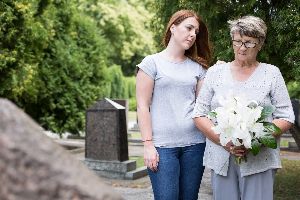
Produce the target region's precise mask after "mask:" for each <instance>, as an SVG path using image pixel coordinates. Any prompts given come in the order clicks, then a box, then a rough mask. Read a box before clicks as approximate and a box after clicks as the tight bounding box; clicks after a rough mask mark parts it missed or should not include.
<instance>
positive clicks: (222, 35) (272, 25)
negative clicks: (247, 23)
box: [153, 0, 300, 81]
mask: <svg viewBox="0 0 300 200" xmlns="http://www.w3.org/2000/svg"><path fill="white" fill-rule="evenodd" d="M153 7H154V8H155V10H156V16H157V18H156V19H155V22H154V24H155V25H156V26H155V28H156V33H157V35H156V38H160V37H161V35H162V33H163V29H162V27H161V24H163V25H165V24H166V23H167V22H168V20H169V18H170V16H171V15H172V14H173V13H174V12H175V11H177V10H178V9H193V10H195V11H196V12H198V13H199V14H200V16H202V17H203V19H204V21H205V22H206V23H207V25H208V27H209V31H210V37H211V41H212V44H213V47H214V61H216V60H218V59H219V60H225V61H230V60H232V59H233V52H232V48H231V38H230V34H229V28H228V24H227V21H228V20H231V19H235V18H237V17H240V16H244V15H255V16H258V17H261V18H262V19H263V20H264V21H265V22H266V24H267V26H268V34H267V40H266V43H265V47H264V48H263V50H262V51H261V52H260V54H259V60H260V61H262V62H267V63H271V64H274V65H276V66H278V67H279V68H280V69H281V72H282V73H283V75H284V77H285V80H286V81H291V80H299V79H300V63H299V58H300V55H299V52H300V51H299V38H300V37H299V34H300V31H299V27H300V26H299V24H300V15H299V10H300V1H299V0H201V1H198V0H180V1H179V0H164V1H159V0H156V1H155V3H154V4H153ZM157 41H158V40H157ZM159 42H160V41H158V43H159Z"/></svg>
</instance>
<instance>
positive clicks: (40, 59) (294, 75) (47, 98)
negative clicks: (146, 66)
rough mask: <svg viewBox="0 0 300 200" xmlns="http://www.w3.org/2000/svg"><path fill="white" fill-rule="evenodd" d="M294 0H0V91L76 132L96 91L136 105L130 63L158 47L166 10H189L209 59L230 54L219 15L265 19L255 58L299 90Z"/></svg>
mask: <svg viewBox="0 0 300 200" xmlns="http://www.w3.org/2000/svg"><path fill="white" fill-rule="evenodd" d="M299 2H300V1H299V0H286V1H284V0H277V1H275V0H259V1H254V0H247V1H246V0H239V1H237V0H201V1H198V0H163V1H161V0H143V1H142V0H102V1H98V0H1V1H0V24H1V26H0V85H1V87H0V96H1V97H5V98H8V99H10V100H11V101H13V102H14V103H16V104H17V105H18V106H19V107H21V108H22V109H24V111H25V112H27V113H28V114H29V115H30V116H31V117H33V118H34V119H35V120H36V121H37V122H38V123H39V124H41V125H42V126H43V127H44V128H45V129H47V130H51V131H53V132H55V133H63V132H66V131H68V132H71V133H74V134H78V133H79V132H81V131H83V130H84V124H85V110H86V109H87V108H88V107H89V106H90V105H92V104H93V103H95V101H96V100H98V99H101V98H103V97H110V98H128V99H130V101H129V105H130V109H131V110H135V109H136V100H135V77H134V75H135V66H136V64H137V63H139V62H140V61H141V60H142V58H144V57H145V56H146V55H148V54H152V53H154V52H157V51H158V50H159V49H161V48H162V45H161V36H162V33H163V31H164V26H165V24H166V23H167V22H168V20H169V17H170V16H171V14H172V13H174V12H175V11H177V10H178V9H182V8H188V9H194V10H196V11H197V12H198V13H199V14H200V15H201V16H202V17H203V18H204V21H205V22H206V23H207V24H208V27H209V30H210V37H211V41H212V46H213V48H214V61H213V63H214V62H215V61H216V60H218V59H219V60H225V61H230V60H232V58H233V53H232V49H231V42H230V37H229V30H228V27H227V20H229V19H233V18H236V17H238V16H241V15H246V14H252V15H257V16H260V17H261V18H263V19H264V20H265V21H266V23H267V25H268V30H269V31H268V37H267V41H266V45H265V48H264V50H263V51H262V52H261V53H260V58H259V59H260V61H263V62H267V63H271V64H274V65H276V66H278V67H279V68H280V69H281V71H282V73H283V75H284V78H285V80H286V81H287V82H288V88H289V90H290V94H291V96H292V97H298V98H300V84H299V79H300V65H299V57H300V55H299V52H300V51H299V45H300V44H299V33H300V28H299V27H300V26H299V22H300V19H299V18H300V16H299V10H300V9H299Z"/></svg>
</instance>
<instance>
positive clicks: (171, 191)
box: [136, 10, 210, 200]
mask: <svg viewBox="0 0 300 200" xmlns="http://www.w3.org/2000/svg"><path fill="white" fill-rule="evenodd" d="M163 42H164V45H165V49H164V50H163V51H161V52H159V53H156V54H153V55H149V56H147V57H145V58H144V59H143V61H142V62H141V63H140V64H138V65H137V67H138V73H137V77H136V97H137V114H138V122H139V127H140V130H141V134H142V140H143V143H144V161H145V165H146V166H147V167H148V172H149V176H150V179H151V183H152V188H153V192H154V197H155V199H156V200H160V199H161V200H168V199H169V200H176V199H184V200H189V199H190V200H196V199H198V192H199V187H200V183H201V179H202V175H203V171H204V167H203V164H202V160H203V153H204V149H205V137H204V136H203V134H202V133H201V132H200V131H199V130H197V128H196V127H195V125H194V123H193V120H192V111H193V108H194V105H195V100H196V96H197V93H198V91H199V89H200V86H201V83H202V80H203V78H204V75H205V72H206V69H207V68H208V63H209V60H210V48H209V41H208V31H207V27H206V25H205V24H204V23H203V21H202V20H201V18H200V17H199V16H198V15H197V14H196V13H195V12H193V11H191V10H180V11H178V12H176V13H175V14H174V15H173V16H172V17H171V19H170V21H169V23H168V25H167V28H166V32H165V36H164V40H163Z"/></svg>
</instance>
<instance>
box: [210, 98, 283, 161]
mask: <svg viewBox="0 0 300 200" xmlns="http://www.w3.org/2000/svg"><path fill="white" fill-rule="evenodd" d="M219 103H220V104H221V106H220V107H218V108H216V109H215V110H213V111H211V112H210V113H209V118H211V119H215V120H216V121H217V125H216V126H214V127H213V128H212V129H213V130H214V131H215V132H216V133H218V134H220V143H221V144H222V145H223V146H226V144H227V143H228V142H230V141H232V143H233V144H234V145H235V146H244V147H245V148H246V149H249V150H250V151H251V152H252V154H253V155H257V154H258V153H259V151H260V148H261V146H263V145H264V146H266V147H269V148H273V149H276V148H277V142H276V139H275V138H274V137H273V134H275V135H276V134H280V132H281V130H280V129H279V128H278V127H277V126H276V125H275V124H274V123H271V122H267V121H265V120H266V118H267V117H268V116H269V115H271V114H272V113H273V112H274V110H275V108H274V106H264V107H261V106H259V105H258V103H257V102H256V101H248V100H247V98H245V95H241V96H234V95H232V94H229V95H228V96H226V97H221V98H220V99H219ZM243 160H244V161H245V162H247V157H246V156H244V157H236V162H237V163H238V164H240V163H241V162H242V161H243Z"/></svg>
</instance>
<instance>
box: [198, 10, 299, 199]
mask: <svg viewBox="0 0 300 200" xmlns="http://www.w3.org/2000/svg"><path fill="white" fill-rule="evenodd" d="M229 24H230V34H231V38H232V45H233V50H234V56H235V57H234V60H233V61H232V62H229V63H224V64H219V65H214V66H213V67H211V68H209V69H208V71H207V74H206V77H205V79H204V83H203V86H202V88H201V90H200V94H199V96H198V98H197V102H196V105H195V109H194V113H193V118H194V122H195V124H196V126H197V127H198V128H199V129H200V130H201V131H202V132H203V133H204V134H205V135H206V137H207V145H206V149H205V155H204V164H205V166H207V167H208V168H210V169H212V187H213V196H214V199H216V200H240V199H242V200H253V199H256V200H269V199H270V200H271V199H273V181H274V174H275V171H276V169H278V168H281V162H280V157H279V147H278V148H277V149H270V148H266V147H262V149H261V151H260V153H259V154H258V155H256V156H253V155H252V154H247V162H242V163H241V164H240V165H238V164H236V163H235V162H234V156H243V155H245V154H246V153H247V151H246V150H245V149H243V148H240V147H235V146H233V145H232V143H228V144H227V145H226V146H221V145H220V138H219V135H218V134H217V133H215V132H214V131H213V130H212V127H213V126H214V124H213V123H212V122H211V121H210V120H209V119H208V118H207V117H206V116H207V114H208V112H209V111H211V110H214V109H215V108H217V107H219V106H221V105H220V104H219V102H218V99H219V97H221V96H225V95H226V94H227V93H229V92H233V93H234V94H236V95H239V94H246V95H247V98H248V99H250V100H256V101H257V102H258V103H259V104H260V105H261V106H265V105H270V104H271V105H273V106H275V108H276V110H275V111H274V113H273V114H272V116H271V119H269V120H270V121H272V122H273V123H274V124H276V125H277V126H278V127H279V128H280V129H281V132H285V131H287V130H288V129H289V128H290V127H291V125H292V123H293V122H294V114H293V110H292V106H291V101H290V98H289V95H288V92H287V89H286V86H285V82H284V80H283V77H282V75H281V73H280V71H279V69H278V68H277V67H275V66H273V65H270V64H266V63H261V62H259V61H257V54H258V52H259V51H260V50H261V48H262V46H263V44H264V40H265V38H266V32H267V27H266V25H265V23H264V21H263V20H262V19H260V18H258V17H254V16H245V17H242V18H240V19H237V20H234V21H229ZM278 140H279V139H278Z"/></svg>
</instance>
